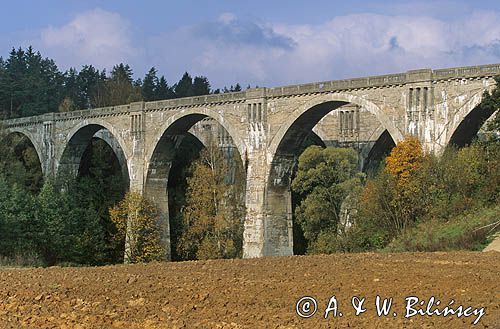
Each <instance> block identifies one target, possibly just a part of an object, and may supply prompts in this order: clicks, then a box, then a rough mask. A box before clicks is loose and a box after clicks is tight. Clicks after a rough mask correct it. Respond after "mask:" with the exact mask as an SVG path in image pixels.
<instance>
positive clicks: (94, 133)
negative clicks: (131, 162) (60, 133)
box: [56, 123, 130, 184]
mask: <svg viewBox="0 0 500 329" xmlns="http://www.w3.org/2000/svg"><path fill="white" fill-rule="evenodd" d="M69 136H70V137H69V141H68V142H67V144H66V145H65V147H64V150H63V152H62V153H61V155H60V158H59V159H58V160H57V162H56V176H58V177H64V178H75V177H77V176H78V173H79V169H80V164H81V161H82V156H83V154H84V152H85V150H86V149H87V147H88V146H89V145H90V144H91V142H92V139H93V138H99V139H102V140H103V141H105V142H106V144H108V146H110V148H111V149H112V150H113V153H114V155H115V156H116V158H117V159H118V162H119V164H120V170H121V173H122V175H123V178H124V179H125V181H126V183H127V184H130V175H129V170H128V166H127V161H126V159H127V154H126V153H125V149H124V148H123V147H122V145H124V144H123V142H120V140H119V139H118V138H117V136H116V135H114V134H113V133H112V132H111V131H110V129H109V128H108V127H107V125H106V126H104V125H102V124H98V123H88V124H82V125H80V126H77V127H75V128H74V129H73V131H72V132H70V134H69Z"/></svg>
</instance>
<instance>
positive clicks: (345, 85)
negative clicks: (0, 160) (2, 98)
mask: <svg viewBox="0 0 500 329" xmlns="http://www.w3.org/2000/svg"><path fill="white" fill-rule="evenodd" d="M495 75H500V64H488V65H480V66H467V67H457V68H448V69H438V70H431V69H423V70H412V71H407V72H406V73H397V74H387V75H379V76H371V77H365V78H354V79H347V80H331V81H323V82H317V83H306V84H298V85H290V86H281V87H273V88H258V89H255V88H254V89H249V90H247V91H241V92H233V93H224V94H212V95H205V96H194V97H185V98H176V99H169V100H161V101H154V102H146V103H144V104H143V106H141V109H144V110H146V111H149V110H164V109H168V108H178V107H186V106H200V105H204V104H214V103H224V102H242V101H245V100H246V99H249V98H254V97H282V96H289V95H297V94H304V93H319V92H325V91H336V90H339V91H340V90H349V89H360V88H371V87H383V86H388V85H401V84H405V83H411V82H418V81H426V80H429V79H431V80H447V79H461V78H479V77H485V76H495ZM131 110H132V109H131V105H130V104H126V105H119V106H108V107H102V108H96V109H91V110H80V111H72V112H64V113H46V114H42V115H38V116H34V117H27V118H16V119H9V120H4V121H3V123H4V124H5V125H6V126H13V125H26V124H33V123H38V122H43V121H53V120H70V119H74V118H86V117H95V116H101V115H102V116H107V115H117V114H121V113H127V112H130V111H131Z"/></svg>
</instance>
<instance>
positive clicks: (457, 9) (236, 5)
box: [0, 0, 500, 88]
mask: <svg viewBox="0 0 500 329" xmlns="http://www.w3.org/2000/svg"><path fill="white" fill-rule="evenodd" d="M2 12H4V13H10V14H7V15H5V14H3V15H2V19H1V20H0V55H2V56H4V57H5V56H7V55H8V52H9V51H10V49H11V48H12V47H18V46H23V47H26V46H27V45H30V44H31V45H33V46H34V47H35V49H37V50H40V51H41V52H42V54H43V55H44V56H49V57H51V58H53V59H55V60H56V62H57V64H58V65H59V67H60V68H61V69H67V68H69V67H71V66H73V67H77V68H79V67H81V65H83V64H93V65H95V66H97V67H99V68H107V69H108V70H109V68H110V67H112V66H113V64H116V63H119V62H126V63H129V64H130V65H131V66H132V68H133V69H134V73H135V75H136V77H142V76H143V75H144V73H145V72H146V71H147V70H148V69H149V68H150V67H151V66H155V67H156V68H157V69H158V71H159V74H163V75H165V76H166V77H167V80H168V81H169V83H174V82H175V81H177V80H178V79H179V78H180V76H181V74H182V73H183V72H184V71H188V72H190V73H191V74H192V75H205V76H207V77H208V78H209V80H210V81H211V83H212V85H213V87H215V88H216V87H222V86H224V85H230V84H234V83H235V82H239V83H241V84H243V85H247V84H251V85H259V86H276V85H286V84H294V83H305V82H312V81H322V80H334V79H343V78H350V77H359V76H368V75H376V74H385V73H395V72H401V71H405V70H408V69H416V68H425V67H430V68H443V67H454V66H462V65H479V64H487V63H498V62H500V1H498V0H497V1H489V0H482V1H367V0H365V1H357V0H351V1H326V0H324V1H298V0H288V1H285V0H280V1H272V0H267V1H261V0H253V1H236V0H232V1H229V0H226V1H215V0H205V1H194V0H189V1H137V0H135V1H132V0H121V1H119V0H107V1H97V0H95V1H92V0H90V1H89V0H85V1H84V0H65V1H63V0H58V1H55V0H54V1H50V0H49V1H35V0H33V1H26V0H18V1H9V2H8V3H4V4H2Z"/></svg>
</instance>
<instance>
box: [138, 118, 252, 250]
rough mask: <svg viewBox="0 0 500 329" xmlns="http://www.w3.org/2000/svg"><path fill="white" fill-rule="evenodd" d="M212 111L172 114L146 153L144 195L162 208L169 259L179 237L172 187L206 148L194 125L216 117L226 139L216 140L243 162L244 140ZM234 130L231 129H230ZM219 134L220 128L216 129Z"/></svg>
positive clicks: (163, 236) (215, 121)
mask: <svg viewBox="0 0 500 329" xmlns="http://www.w3.org/2000/svg"><path fill="white" fill-rule="evenodd" d="M215 114H216V113H214V112H212V111H209V110H200V109H197V110H196V111H184V112H182V113H179V114H177V115H174V116H172V117H170V118H169V119H168V120H167V121H166V123H165V124H164V125H163V127H162V128H161V129H160V134H159V135H158V137H157V138H155V142H154V144H152V145H150V147H151V148H150V149H149V150H148V152H146V160H147V162H146V165H147V168H146V170H147V171H146V177H145V184H144V194H145V196H146V197H147V198H148V199H150V200H152V201H153V202H154V203H155V204H156V205H157V207H158V208H159V210H160V213H161V221H162V230H163V232H162V240H163V241H162V243H163V244H164V246H165V247H166V258H167V259H169V260H170V259H171V258H172V254H173V249H172V246H173V243H172V242H175V239H176V237H175V236H174V235H173V234H172V233H175V232H174V231H175V229H174V228H173V227H172V225H171V224H172V223H171V220H172V218H170V215H171V214H170V210H171V209H170V208H171V201H172V200H171V197H172V196H171V195H169V190H171V189H173V188H176V186H175V184H180V182H179V181H178V179H179V178H180V177H181V176H182V175H180V174H179V173H180V171H181V170H183V169H182V168H185V167H186V166H187V165H189V164H190V162H191V161H193V160H194V159H195V158H196V157H197V156H198V154H199V151H200V150H201V149H202V148H203V147H204V144H203V142H202V141H201V140H200V138H198V137H197V136H195V132H194V131H193V130H192V128H193V127H194V126H195V125H197V124H198V123H201V122H202V121H203V120H204V119H213V120H214V123H215V124H216V125H217V126H218V127H219V128H222V131H223V132H224V134H223V136H224V138H223V139H221V138H220V136H218V138H217V139H216V141H217V143H218V145H219V147H222V145H225V146H224V147H225V148H226V151H228V153H229V154H233V153H234V154H235V158H234V159H235V160H236V161H240V160H241V163H242V164H243V163H244V158H243V156H244V155H243V154H242V153H241V150H244V149H245V148H244V143H243V142H242V141H241V140H240V139H239V138H238V136H237V135H234V134H235V132H234V131H233V134H231V131H232V129H231V128H229V130H228V128H227V127H228V126H227V125H226V123H225V122H224V121H223V120H221V119H222V118H218V116H219V115H215ZM230 130H231V131H230ZM213 134H217V131H213Z"/></svg>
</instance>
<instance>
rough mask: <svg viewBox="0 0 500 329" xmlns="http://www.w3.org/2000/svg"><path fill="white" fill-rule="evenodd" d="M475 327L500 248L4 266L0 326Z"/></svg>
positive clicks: (495, 301) (493, 303) (492, 324)
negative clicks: (382, 310) (380, 309)
mask: <svg viewBox="0 0 500 329" xmlns="http://www.w3.org/2000/svg"><path fill="white" fill-rule="evenodd" d="M304 296H309V297H312V298H314V299H315V301H316V305H317V307H316V308H315V306H314V305H315V304H314V302H313V301H312V300H310V299H309V300H308V299H303V300H302V302H301V303H300V305H299V307H298V310H299V312H300V313H301V314H302V315H303V316H309V315H311V314H312V316H310V317H309V318H301V317H299V315H297V307H296V303H297V301H298V300H299V299H301V298H302V297H304ZM377 296H380V297H381V301H380V306H382V304H383V300H384V299H386V298H387V301H389V298H392V307H391V308H390V310H389V311H388V312H387V316H384V315H382V316H380V317H379V316H377V307H376V298H377ZM412 296H413V297H415V298H418V301H417V300H416V299H415V298H411V297H412ZM332 297H335V298H332ZM431 297H434V302H433V305H430V306H429V303H430V302H429V300H430V299H431ZM363 298H365V299H364V302H363V303H362V304H361V300H363ZM353 300H354V302H355V303H354V304H355V305H356V306H357V307H358V308H359V309H360V310H361V309H365V310H366V311H364V312H363V313H360V314H358V315H356V310H355V308H354V307H353V305H352V302H353ZM438 300H439V301H440V303H439V305H437V304H438V303H437V301H438ZM451 300H453V303H452V302H451ZM421 302H423V305H422V303H421ZM328 304H330V311H328V312H327V315H328V317H327V318H326V319H325V317H324V316H325V310H326V309H327V306H328ZM335 306H336V309H335ZM446 306H447V308H448V311H450V310H452V311H453V312H454V313H455V314H451V313H448V315H447V316H444V314H445V307H446ZM459 306H462V308H460V307H459ZM314 310H316V312H315V313H314ZM481 310H482V311H481ZM482 312H484V313H483V315H481V313H482ZM341 313H342V315H340V314H341ZM438 313H439V314H440V315H438ZM412 314H413V315H412ZM428 314H432V315H428ZM459 315H460V316H459ZM476 320H477V321H476ZM474 321H476V323H477V324H476V325H473V324H472V323H473V322H474ZM471 327H475V328H500V253H499V252H487V253H472V252H471V253H466V252H459V253H405V254H349V255H344V254H342V255H329V256H294V257H268V258H262V259H248V260H218V261H198V262H182V263H154V264H138V265H117V266H105V267H83V268H59V267H52V268H36V269H5V268H4V269H0V328H37V329H38V328H471Z"/></svg>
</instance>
